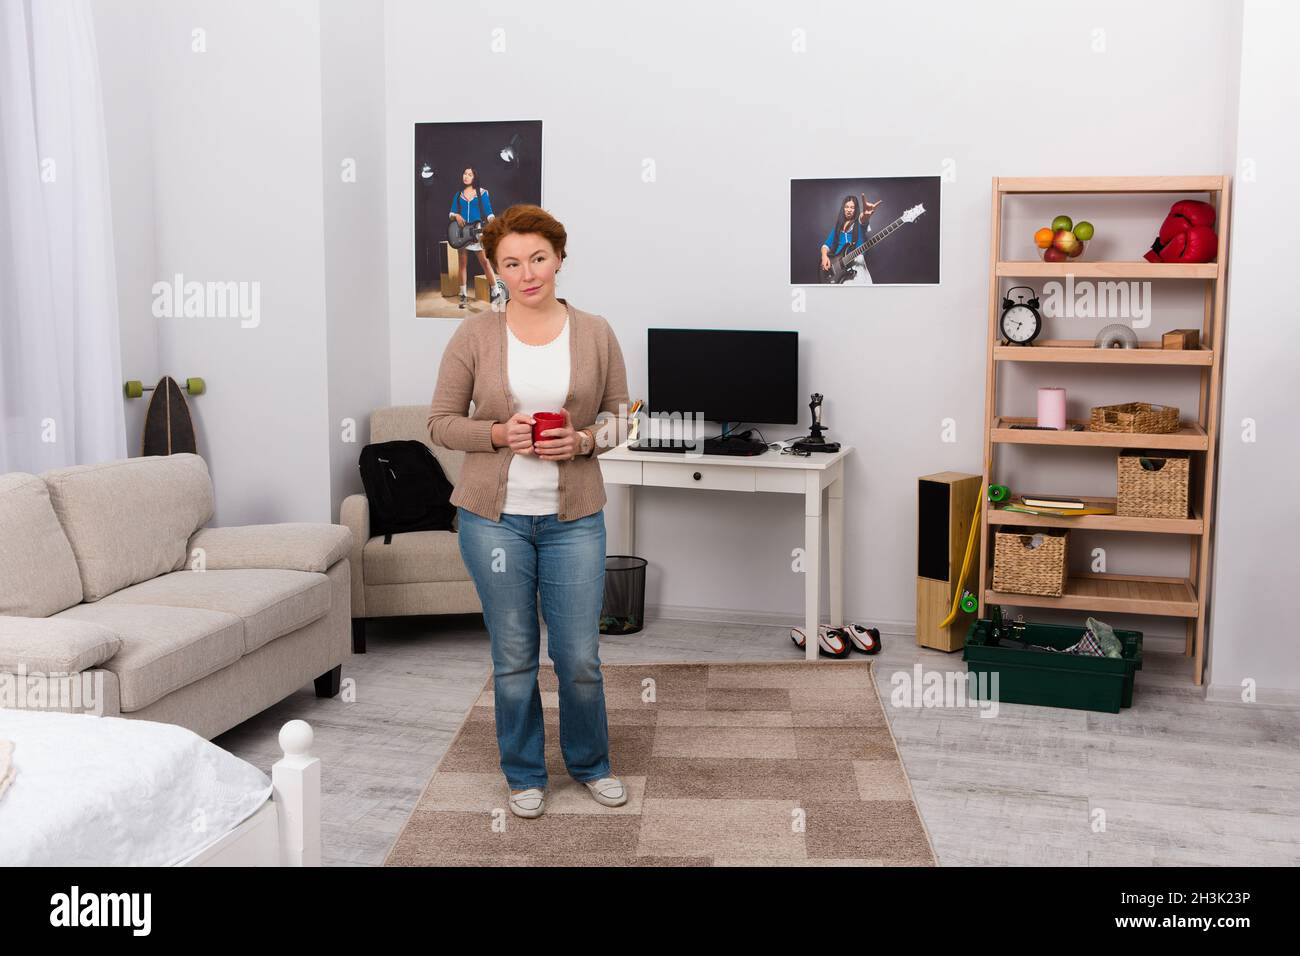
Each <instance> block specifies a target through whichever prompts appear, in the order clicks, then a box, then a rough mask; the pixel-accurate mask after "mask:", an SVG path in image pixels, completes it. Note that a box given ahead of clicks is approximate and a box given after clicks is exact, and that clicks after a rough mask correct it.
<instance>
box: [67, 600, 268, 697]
mask: <svg viewBox="0 0 1300 956" xmlns="http://www.w3.org/2000/svg"><path fill="white" fill-rule="evenodd" d="M61 619H69V620H78V621H88V622H91V623H94V624H99V625H101V626H103V627H105V628H107V629H108V630H110V631H112V632H113V633H114V634H116V635H117V636H118V638H119V639H120V640H121V642H122V646H121V649H120V650H119V651H118V652H117V653H116V654H114V655H113V657H111V658H110V659H109V660H108V661H107V662H105V664H104V669H105V670H107V671H112V672H113V673H114V674H116V675H117V682H118V685H119V688H120V693H121V698H122V711H123V713H129V712H130V711H133V710H140V709H141V708H142V707H148V706H149V705H150V704H152V703H154V702H155V701H158V700H161V699H162V698H164V697H166V696H167V695H168V694H170V693H171V692H172V691H175V690H180V689H181V688H182V687H186V686H188V685H190V684H193V683H194V682H195V681H197V680H202V679H203V678H204V677H207V676H208V675H209V674H212V673H215V672H216V671H219V670H221V669H222V668H223V667H229V666H230V665H231V664H233V663H235V661H237V660H239V659H240V658H241V657H242V656H243V654H244V623H243V621H241V620H240V619H239V618H238V617H237V616H235V615H234V614H225V613H223V612H221V611H209V610H205V609H203V608H192V607H159V606H157V605H150V604H127V603H120V604H109V603H108V602H106V601H99V602H97V603H95V604H78V605H77V606H76V607H70V608H68V609H67V610H66V611H63V612H61V613H59V614H56V615H55V616H54V617H53V618H51V620H61Z"/></svg>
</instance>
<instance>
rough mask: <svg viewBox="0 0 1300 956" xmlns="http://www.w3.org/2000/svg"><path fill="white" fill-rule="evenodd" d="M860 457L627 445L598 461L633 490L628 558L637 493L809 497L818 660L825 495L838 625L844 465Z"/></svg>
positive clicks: (843, 449) (844, 452)
mask: <svg viewBox="0 0 1300 956" xmlns="http://www.w3.org/2000/svg"><path fill="white" fill-rule="evenodd" d="M852 451H853V446H852V445H842V446H840V450H839V451H837V452H833V453H826V452H814V453H813V454H812V455H810V456H809V457H807V458H804V457H803V456H801V455H782V454H781V453H780V452H778V451H775V450H768V451H767V452H766V453H765V454H762V455H756V456H754V457H752V458H742V457H734V456H730V455H700V454H694V453H690V452H685V453H684V452H672V451H639V452H636V451H628V448H627V444H626V443H624V444H622V445H619V446H618V447H617V448H611V449H610V450H609V451H607V452H605V454H603V455H601V456H600V457H599V458H598V459H597V460H598V461H599V462H600V470H601V473H602V474H603V475H604V478H605V483H606V484H607V485H624V486H626V487H627V495H626V496H625V504H624V506H623V509H622V515H621V520H620V523H621V524H622V527H623V535H624V540H625V541H626V542H627V553H628V554H635V553H636V489H637V486H639V485H655V486H659V487H662V488H700V489H703V490H706V491H743V492H749V493H753V492H756V491H773V492H777V493H780V494H791V495H801V496H802V497H803V500H804V512H803V513H804V532H803V533H804V567H805V568H806V571H805V577H804V634H805V635H807V640H806V641H805V643H804V651H805V655H806V657H807V659H808V660H810V661H815V660H816V659H817V625H818V624H819V623H820V617H821V615H820V613H819V612H820V608H819V607H818V605H819V603H820V597H821V553H822V549H821V545H822V515H823V511H822V492H823V491H825V492H827V496H828V498H829V506H828V507H827V509H826V511H825V514H826V518H827V522H826V523H827V534H828V550H829V552H830V569H829V575H830V600H831V607H830V623H831V626H832V627H840V626H842V625H843V624H844V459H845V458H847V457H848V456H849V454H851V453H852Z"/></svg>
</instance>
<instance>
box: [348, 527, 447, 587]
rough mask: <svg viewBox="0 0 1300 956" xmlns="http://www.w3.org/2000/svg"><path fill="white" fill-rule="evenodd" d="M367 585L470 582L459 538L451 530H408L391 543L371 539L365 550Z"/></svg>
mask: <svg viewBox="0 0 1300 956" xmlns="http://www.w3.org/2000/svg"><path fill="white" fill-rule="evenodd" d="M361 566H362V569H363V573H364V577H365V579H366V584H367V585H370V584H416V583H425V582H432V581H468V580H470V576H469V570H468V569H467V568H466V567H465V562H464V561H463V560H462V559H461V556H460V541H459V538H458V537H457V536H456V535H454V534H452V533H451V532H450V531H405V532H403V533H402V534H395V535H393V540H392V542H391V543H389V544H384V539H383V538H381V537H376V538H371V539H370V540H369V541H367V542H366V546H365V548H364V549H362V552H361Z"/></svg>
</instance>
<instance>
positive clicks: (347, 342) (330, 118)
mask: <svg viewBox="0 0 1300 956" xmlns="http://www.w3.org/2000/svg"><path fill="white" fill-rule="evenodd" d="M320 12H321V98H322V101H323V109H322V114H323V116H322V118H323V140H324V150H323V152H322V156H321V169H322V171H323V182H324V190H325V191H324V203H325V300H326V312H327V315H328V353H329V360H328V361H329V365H328V389H329V423H328V425H327V434H328V437H329V457H330V511H329V515H330V517H329V519H328V520H331V521H337V520H338V516H339V505H340V503H341V502H342V500H343V498H345V497H346V496H347V495H349V494H352V493H354V492H361V491H363V488H362V485H361V476H360V473H359V472H358V470H357V456H358V455H359V454H360V452H361V449H362V447H364V446H365V444H366V443H367V442H369V441H370V412H371V410H372V409H374V408H378V407H380V406H383V405H387V404H389V369H388V288H387V285H386V277H387V253H388V248H387V235H386V229H387V221H386V216H385V211H386V210H385V201H386V184H385V167H384V19H383V16H382V12H381V9H380V5H378V4H375V3H373V2H370V0H322V3H321V5H320ZM347 422H351V423H352V427H351V428H349V426H348V425H347V424H346V423H347ZM348 439H351V440H348Z"/></svg>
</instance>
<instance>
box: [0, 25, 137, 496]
mask: <svg viewBox="0 0 1300 956" xmlns="http://www.w3.org/2000/svg"><path fill="white" fill-rule="evenodd" d="M92 27H93V23H92V19H91V12H90V6H89V0H2V2H0V473H4V472H10V471H29V472H36V473H38V472H41V471H44V470H46V469H48V468H55V467H59V466H63V465H73V464H88V463H93V462H99V461H106V460H109V459H113V458H125V457H126V433H125V424H124V418H123V408H122V406H123V395H122V371H121V365H122V360H121V351H120V349H119V344H118V343H119V337H118V319H117V283H116V280H115V277H114V262H113V230H112V215H111V211H110V207H109V193H108V156H107V148H106V145H105V141H104V115H103V102H102V95H101V89H100V80H99V62H98V56H97V55H96V51H95V38H94V32H93V29H92Z"/></svg>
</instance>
